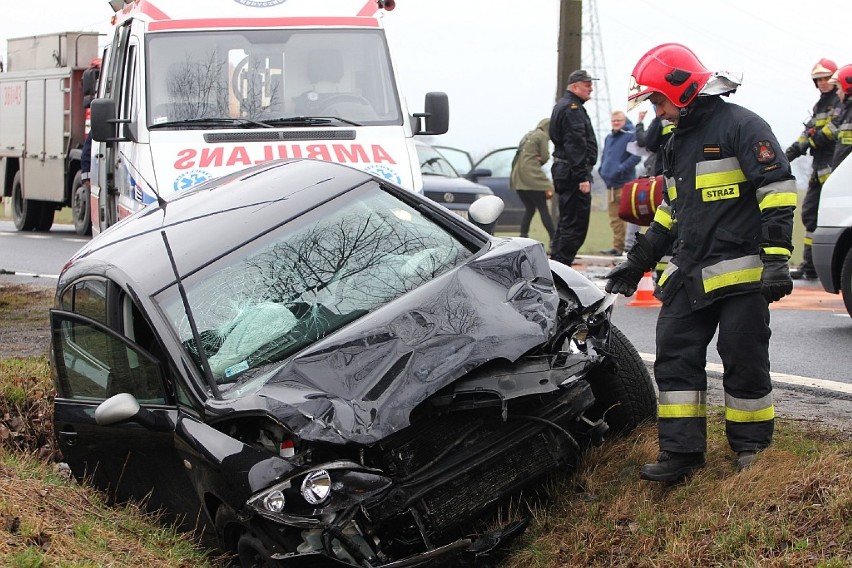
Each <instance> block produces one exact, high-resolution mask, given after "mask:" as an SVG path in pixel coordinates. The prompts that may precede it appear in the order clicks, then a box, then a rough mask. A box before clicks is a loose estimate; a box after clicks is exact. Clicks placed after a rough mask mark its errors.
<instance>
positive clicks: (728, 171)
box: [695, 158, 747, 189]
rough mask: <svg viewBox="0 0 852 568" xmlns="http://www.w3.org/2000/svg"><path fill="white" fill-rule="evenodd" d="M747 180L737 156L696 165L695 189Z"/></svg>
mask: <svg viewBox="0 0 852 568" xmlns="http://www.w3.org/2000/svg"><path fill="white" fill-rule="evenodd" d="M746 180H747V178H746V176H745V174H744V173H743V171H742V169H740V162H739V160H737V159H736V158H723V159H721V160H710V161H707V162H698V163H697V164H696V165H695V189H704V188H708V187H716V186H720V185H733V184H736V183H740V182H744V181H746Z"/></svg>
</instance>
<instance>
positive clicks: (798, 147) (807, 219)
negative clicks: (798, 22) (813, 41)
mask: <svg viewBox="0 0 852 568" xmlns="http://www.w3.org/2000/svg"><path fill="white" fill-rule="evenodd" d="M835 71H837V65H836V64H835V63H834V61H832V60H830V59H825V58H823V59H820V60H819V61H817V62H816V65H814V68H813V69H812V70H811V79H813V82H814V86H815V87H816V88H817V89H819V92H820V95H819V100H818V101H817V103H816V104H815V105H814V110H813V114H812V115H811V118H810V120H808V122H807V123H805V129H804V130H803V131H802V133H801V134H800V135H799V138H798V139H797V140H796V141H795V142H793V143H792V144H791V145H790V147H789V148H787V150H786V152H785V155H786V156H787V159H788V160H789V161H791V162H792V161H793V160H795V159H796V158H798V157H799V156H804V155H805V154H807V152H808V150H810V152H811V156H812V157H813V171H812V172H811V177H810V179H809V180H808V191H807V193H805V199H804V201H803V202H802V224H803V225H804V226H805V242H804V248H803V249H802V264H801V265H799V267H798V268H794V269H793V270H792V271H790V275H791V276H792V277H793V278H794V279H796V280H798V279H800V278H804V279H806V280H816V278H817V273H816V269H814V260H813V255H812V253H811V243H812V242H813V236H814V231H816V228H817V211H818V210H819V196H820V193H822V184H823V183H824V182H825V180H826V179H828V176H829V175H830V174H831V158H832V156H833V155H834V141H835V140H836V138H835V133H834V132H833V131H832V130H831V128H830V124H831V121H832V119H833V118H834V117H835V116H836V115H837V114H839V113H840V99H839V98H838V96H837V90H836V88H835V85H833V84H832V83H831V82H830V79H831V75H832V74H833V73H834V72H835Z"/></svg>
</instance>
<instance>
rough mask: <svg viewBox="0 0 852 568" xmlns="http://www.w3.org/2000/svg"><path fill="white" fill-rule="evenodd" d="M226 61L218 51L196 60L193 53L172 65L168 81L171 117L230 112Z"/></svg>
mask: <svg viewBox="0 0 852 568" xmlns="http://www.w3.org/2000/svg"><path fill="white" fill-rule="evenodd" d="M226 78H227V73H226V67H225V64H224V62H221V61H219V60H218V57H217V54H216V52H213V53H211V54H210V56H209V58H208V59H207V61H194V60H193V58H192V57H191V56H190V55H187V57H186V59H185V60H184V61H182V62H180V63H175V64H173V65H172V66H171V67H170V68H169V76H168V80H167V82H166V88H167V89H168V93H169V99H170V101H171V102H172V106H173V108H172V109H171V110H170V112H169V119H170V120H188V119H193V118H201V117H205V118H209V117H216V116H228V112H227V111H228V86H227V83H226V82H225V79H226Z"/></svg>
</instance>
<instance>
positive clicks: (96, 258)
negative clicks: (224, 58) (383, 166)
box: [59, 160, 375, 293]
mask: <svg viewBox="0 0 852 568" xmlns="http://www.w3.org/2000/svg"><path fill="white" fill-rule="evenodd" d="M371 181H375V178H373V176H371V175H369V174H367V173H365V172H362V171H360V170H356V169H354V168H351V167H348V166H344V165H340V164H335V163H332V162H322V161H318V160H279V161H274V162H266V163H264V164H260V165H258V166H254V167H251V168H248V169H245V170H242V171H240V172H237V173H235V174H231V175H228V176H224V177H221V178H218V179H215V180H212V181H210V182H206V183H204V184H201V185H199V186H197V187H195V188H192V189H189V190H187V191H185V192H182V193H180V194H178V196H177V197H176V198H174V199H172V200H170V201H168V202H167V203H166V205H165V207H162V206H159V207H158V206H157V204H152V205H150V206H148V207H146V208H145V209H143V210H142V211H140V212H138V213H136V214H135V215H133V216H132V217H131V218H129V219H128V220H125V221H123V222H121V223H119V224H117V225H115V226H113V227H112V228H110V229H109V230H108V231H106V232H104V233H102V234H101V235H99V236H98V237H97V238H95V239H93V240H92V241H90V242H89V243H88V244H87V245H86V246H85V247H83V248H82V249H81V250H80V251H79V252H78V253H77V254H76V255H75V256H74V257H73V258H72V259H71V260H70V261H69V263H68V264H67V265H66V269H65V270H64V271H63V274H62V276H61V278H60V282H59V288H62V286H63V285H64V283H65V282H67V281H68V280H71V279H74V278H77V277H79V276H80V275H81V274H83V273H95V274H97V273H101V274H106V273H107V271H113V272H115V271H118V272H121V273H123V274H124V275H125V278H126V279H128V280H130V281H132V282H136V283H140V284H144V288H145V289H146V291H148V292H151V293H153V292H154V291H156V290H160V289H162V288H164V287H165V286H167V285H169V284H170V283H172V282H173V281H174V276H173V271H172V267H171V264H170V260H169V258H168V255H167V254H165V245H164V241H163V236H162V233H163V232H165V234H166V236H167V237H168V241H169V246H170V248H171V250H172V255H173V257H174V259H175V263H176V264H177V267H178V270H179V272H180V274H181V275H182V276H186V275H187V274H189V273H191V272H193V271H194V270H196V269H198V268H199V267H201V266H203V265H205V264H207V263H208V262H209V261H210V260H212V259H215V258H218V257H220V256H222V255H224V254H225V253H227V251H230V250H232V249H233V248H235V247H237V246H239V245H240V244H242V243H245V242H247V241H250V240H252V239H253V238H255V237H256V236H258V235H260V234H263V233H265V232H268V231H270V230H272V229H273V228H275V227H277V226H280V225H281V224H284V223H286V222H287V221H288V220H291V219H294V218H296V217H298V216H300V215H302V214H303V213H305V212H307V211H310V210H311V209H313V208H315V207H316V206H318V205H320V204H321V203H324V202H326V201H328V200H330V199H333V198H334V197H337V196H339V195H341V194H343V193H346V192H348V191H350V190H352V189H353V188H355V187H358V186H360V185H363V184H365V183H369V182H371ZM115 276H117V275H115ZM115 276H114V277H115ZM119 279H120V278H119Z"/></svg>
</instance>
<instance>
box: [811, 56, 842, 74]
mask: <svg viewBox="0 0 852 568" xmlns="http://www.w3.org/2000/svg"><path fill="white" fill-rule="evenodd" d="M835 71H837V63H835V62H834V61H832V60H831V59H826V58H825V57H823V58H822V59H820V60H819V61H817V62H816V65H814V68H813V69H811V79H824V78H825V77H831V75H832V74H833V73H834V72H835Z"/></svg>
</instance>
